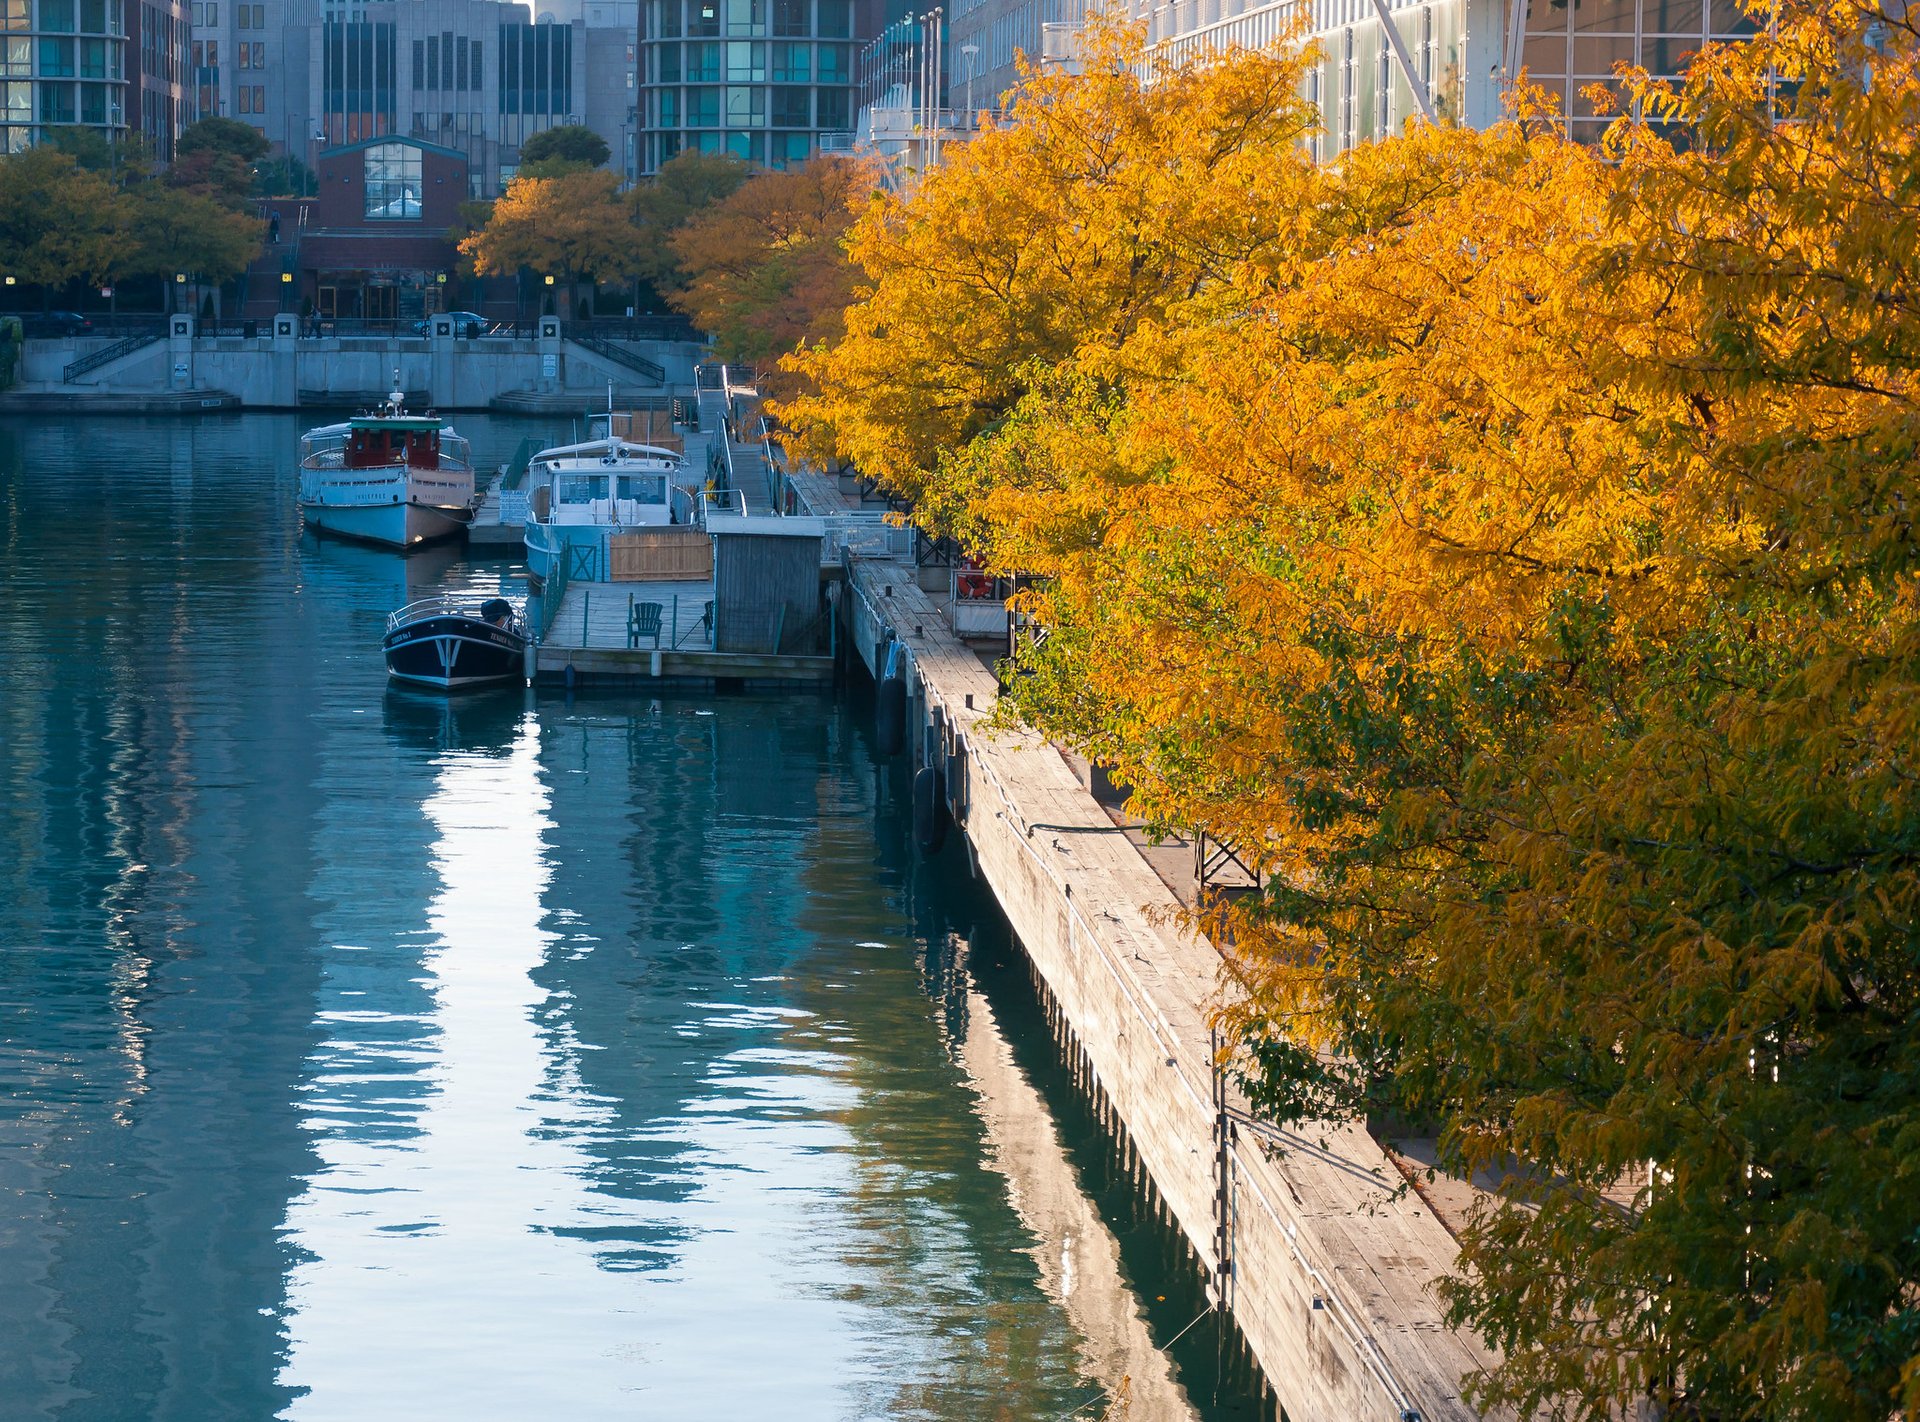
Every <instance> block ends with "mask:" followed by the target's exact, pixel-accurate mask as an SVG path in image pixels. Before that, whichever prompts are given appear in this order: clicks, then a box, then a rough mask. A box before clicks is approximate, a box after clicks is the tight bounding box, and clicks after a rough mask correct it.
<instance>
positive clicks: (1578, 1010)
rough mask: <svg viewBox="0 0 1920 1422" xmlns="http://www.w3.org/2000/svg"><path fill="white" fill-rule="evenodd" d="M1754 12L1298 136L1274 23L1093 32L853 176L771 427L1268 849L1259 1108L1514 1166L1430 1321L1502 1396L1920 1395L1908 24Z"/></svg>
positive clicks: (1759, 1401) (1293, 72) (1203, 817)
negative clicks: (976, 565)
mask: <svg viewBox="0 0 1920 1422" xmlns="http://www.w3.org/2000/svg"><path fill="white" fill-rule="evenodd" d="M1776 14H1777V18H1776V21H1775V23H1774V25H1773V26H1772V30H1771V33H1769V34H1766V35H1763V36H1762V37H1760V38H1758V39H1756V40H1754V41H1752V42H1751V43H1747V44H1743V45H1738V46H1729V47H1726V48H1723V49H1716V50H1712V51H1709V52H1708V53H1707V54H1705V55H1703V56H1702V57H1701V58H1700V59H1699V60H1698V61H1697V62H1696V64H1695V66H1694V68H1693V71H1692V74H1691V76H1690V77H1689V78H1688V80H1687V81H1686V82H1685V83H1684V85H1682V86H1680V87H1679V88H1678V89H1677V90H1676V91H1674V92H1666V91H1661V90H1657V89H1655V88H1652V87H1650V86H1646V85H1644V84H1643V85H1641V86H1640V88H1639V105H1638V107H1639V112H1640V114H1641V116H1642V117H1641V120H1640V121H1638V122H1635V121H1627V120H1623V121H1622V123H1621V124H1619V125H1617V126H1616V129H1615V131H1614V132H1613V133H1612V134H1611V135H1610V137H1609V140H1608V147H1607V149H1606V151H1604V152H1595V151H1591V150H1587V149H1582V148H1580V147H1576V146H1573V145H1570V144H1568V143H1567V142H1565V141H1564V140H1563V139H1562V138H1561V137H1559V136H1558V134H1557V133H1556V132H1555V131H1554V130H1553V129H1552V127H1551V126H1550V125H1546V124H1528V123H1510V124H1506V125H1503V126H1500V127H1497V128H1495V129H1492V130H1490V131H1487V132H1472V131H1466V130H1460V129H1453V128H1441V127H1431V126H1429V127H1420V128H1415V129H1412V130H1410V131H1409V132H1408V133H1406V134H1405V135H1403V136H1401V137H1398V138H1394V139H1391V140H1389V141H1385V142H1382V143H1379V144H1376V145H1372V146H1370V147H1366V148H1362V149H1360V150H1358V151H1356V152H1353V153H1349V154H1347V155H1345V156H1344V157H1343V159H1342V161H1341V162H1340V163H1339V164H1337V165H1328V166H1325V167H1316V166H1314V165H1313V164H1311V163H1310V162H1308V161H1307V158H1306V155H1305V152H1304V150H1303V147H1302V145H1301V143H1300V142H1299V139H1300V137H1301V135H1302V134H1303V132H1304V131H1305V130H1306V128H1307V126H1308V124H1309V122H1310V121H1311V117H1312V116H1311V115H1310V114H1309V113H1307V112H1306V111H1305V110H1304V109H1303V107H1302V106H1301V105H1300V104H1299V102H1298V101H1297V100H1296V98H1295V97H1294V96H1295V95H1297V94H1298V93H1299V92H1300V89H1301V83H1300V81H1301V76H1302V74H1303V70H1302V68H1301V61H1300V60H1299V59H1297V58H1290V57H1287V56H1284V55H1273V54H1262V55H1252V54H1242V53H1235V54H1230V55H1225V56H1219V57H1216V58H1212V59H1209V60H1202V61H1196V62H1194V63H1191V64H1189V65H1186V66H1183V67H1178V68H1172V69H1166V70H1163V71H1161V72H1159V73H1157V74H1156V75H1155V76H1154V79H1153V82H1152V83H1150V84H1144V85H1143V84H1142V83H1140V82H1139V81H1138V79H1137V77H1136V76H1137V73H1138V64H1137V61H1138V58H1139V54H1138V49H1137V47H1136V46H1137V40H1136V39H1134V38H1133V37H1130V36H1128V35H1127V34H1125V33H1119V32H1104V31H1103V32H1100V33H1099V34H1097V36H1096V38H1095V40H1094V42H1093V46H1092V49H1091V52H1090V54H1089V57H1088V61H1087V62H1086V63H1085V65H1084V66H1083V67H1084V73H1081V74H1077V75H1067V74H1063V73H1057V72H1052V73H1044V74H1036V75H1034V76H1032V77H1031V80H1030V84H1029V92H1028V97H1027V98H1026V99H1025V100H1023V101H1022V102H1021V104H1020V105H1019V106H1018V107H1017V108H1016V110H1015V111H1014V113H1013V115H1012V116H1011V119H1010V121H1009V122H1008V123H1007V124H1006V125H1005V126H1003V127H1001V128H998V129H994V130H990V131H988V132H987V133H985V134H984V135H983V136H982V137H981V138H980V140H979V141H978V142H976V143H974V144H972V145H970V146H969V147H968V148H967V149H965V150H964V151H957V152H953V153H952V154H951V157H950V161H949V163H948V165H947V166H946V167H945V168H944V169H942V170H941V171H939V172H937V173H934V174H931V175H929V177H928V178H927V179H926V181H925V182H924V184H923V185H922V186H921V187H920V188H919V189H918V190H917V191H916V192H915V193H913V194H912V195H911V196H909V197H906V198H889V197H881V198H878V199H876V200H875V202H874V203H873V204H872V205H871V206H870V207H869V208H868V210H867V211H866V212H865V213H864V214H863V215H862V217H861V219H860V221H859V222H858V223H857V224H856V226H855V227H854V228H853V230H852V233H851V235H850V237H849V239H848V240H849V248H850V251H851V253H852V255H853V257H854V259H855V260H856V262H857V264H858V265H859V267H860V270H861V272H862V274H863V282H864V285H863V288H862V291H861V293H860V299H859V300H858V301H857V302H856V304H855V305H854V306H853V307H852V308H851V309H850V310H849V311H848V313H847V316H846V331H845V335H844V336H843V337H842V339H840V340H839V341H838V342H836V343H834V344H832V345H831V346H829V347H827V348H824V349H814V350H808V351H805V352H803V353H802V354H801V355H800V356H799V357H798V358H797V362H796V363H797V364H798V366H799V368H800V369H801V370H802V371H803V372H804V373H805V375H806V376H807V377H808V378H809V379H811V380H812V381H814V382H815V383H816V384H817V387H818V393H817V394H814V395H811V396H808V397H805V398H802V399H799V400H797V401H794V402H791V404H790V407H789V408H788V410H787V415H788V418H789V419H791V420H794V421H797V422H799V423H800V424H801V425H802V426H803V428H804V432H805V435H806V437H807V438H808V439H809V440H810V441H811V442H812V443H813V445H814V447H815V448H816V449H820V450H831V451H833V452H835V453H838V454H842V455H847V456H851V457H853V458H854V459H856V460H857V461H859V463H860V464H861V465H862V466H863V467H864V468H865V469H866V470H867V471H868V472H870V473H874V474H877V475H880V476H881V477H883V478H884V479H885V480H886V481H887V482H888V483H889V484H890V485H892V486H893V487H894V488H896V489H897V490H900V491H902V492H904V493H907V494H910V495H911V496H913V497H914V498H915V499H916V501H917V507H918V509H919V517H920V518H921V519H922V520H923V521H924V522H925V523H927V524H928V525H929V526H930V527H932V528H934V529H935V530H936V531H940V532H948V533H955V534H958V535H959V536H961V537H962V538H963V539H964V540H965V541H966V542H967V543H968V544H969V546H970V547H971V548H972V549H974V550H975V551H977V552H978V553H980V554H981V555H983V556H984V557H985V558H986V559H987V560H988V561H989V563H990V564H991V565H992V566H994V567H996V568H999V569H1003V570H1009V571H1011V570H1019V571H1024V572H1028V573H1033V574H1038V575H1040V576H1041V577H1042V578H1043V579H1044V582H1043V585H1042V588H1041V590H1040V591H1038V592H1036V593H1034V594H1032V595H1031V598H1032V601H1031V606H1030V608H1029V611H1030V612H1031V613H1032V614H1033V615H1034V616H1035V617H1036V618H1037V619H1038V620H1039V621H1040V622H1041V623H1043V624H1044V625H1045V626H1046V627H1047V628H1048V629H1049V633H1050V635H1049V636H1048V637H1047V638H1046V639H1045V642H1044V644H1043V645H1042V646H1040V647H1038V648H1035V649H1032V650H1029V651H1027V652H1025V653H1024V654H1023V661H1024V662H1025V667H1024V670H1026V671H1027V672H1029V673H1030V675H1027V676H1025V677H1021V678H1018V679H1016V680H1015V681H1014V686H1015V691H1014V693H1013V701H1014V703H1015V705H1016V708H1017V711H1018V713H1019V714H1020V715H1022V716H1024V717H1026V718H1028V719H1029V720H1030V721H1031V722H1033V723H1034V724H1036V725H1037V726H1039V727H1040V728H1042V729H1043V730H1045V731H1047V732H1048V733H1050V734H1052V735H1054V736H1056V737H1057V738H1059V739H1061V740H1063V741H1065V742H1068V743H1071V744H1073V745H1074V746H1076V747H1077V748H1079V749H1081V750H1083V751H1085V752H1087V753H1088V754H1090V755H1092V756H1094V757H1096V758H1098V759H1099V760H1101V761H1103V762H1105V763H1106V764H1107V765H1109V766H1111V767H1112V768H1113V771H1114V773H1115V775H1116V776H1117V777H1118V778H1119V779H1121V780H1123V781H1124V782H1125V783H1126V784H1127V785H1128V786H1129V787H1130V789H1131V791H1132V794H1133V797H1134V804H1135V807H1136V808H1137V809H1139V810H1140V811H1141V812H1143V813H1144V814H1146V815H1147V816H1148V817H1149V818H1151V819H1152V820H1153V821H1154V822H1156V823H1157V824H1160V825H1162V826H1164V827H1167V828H1178V829H1181V830H1183V831H1186V830H1192V829H1195V828H1203V829H1205V830H1207V831H1208V832H1209V833H1211V834H1213V835H1215V836H1217V837H1220V838H1222V839H1226V840H1229V841H1232V842H1233V843H1235V844H1236V845H1238V846H1239V847H1240V848H1241V850H1242V851H1243V852H1244V853H1246V854H1248V855H1250V856H1252V857H1253V858H1255V859H1257V860H1258V861H1259V863H1260V864H1261V866H1262V867H1263V868H1264V869H1265V870H1267V871H1268V873H1269V874H1270V876H1271V881H1270V885H1269V887H1268V889H1267V891H1266V892H1265V893H1264V894H1263V895H1260V896H1258V897H1257V898H1255V899H1253V900H1252V901H1251V902H1242V903H1241V904H1239V905H1237V906H1235V907H1234V908H1233V909H1232V910H1231V914H1230V916H1231V920H1232V922H1231V925H1230V926H1231V929H1232V934H1231V941H1232V943H1233V944H1234V949H1233V955H1234V962H1233V966H1234V969H1235V971H1236V974H1237V976H1238V978H1239V980H1240V983H1241V985H1242V986H1243V988H1244V993H1243V994H1242V995H1240V996H1238V997H1237V998H1236V1001H1235V1004H1234V1005H1233V1006H1232V1007H1231V1008H1230V1010H1229V1011H1230V1018H1231V1021H1232V1022H1233V1024H1234V1026H1235V1027H1236V1028H1237V1030H1238V1033H1239V1036H1240V1039H1241V1040H1242V1042H1243V1044H1244V1045H1243V1050H1242V1051H1241V1053H1240V1056H1239V1063H1240V1068H1241V1069H1242V1070H1243V1072H1244V1074H1245V1079H1246V1083H1247V1086H1248V1089H1249V1093H1250V1095H1251V1096H1252V1097H1253V1098H1254V1099H1255V1100H1256V1101H1257V1102H1258V1103H1259V1105H1260V1106H1261V1107H1262V1108H1263V1109H1265V1110H1266V1111H1268V1112H1270V1113H1271V1114H1273V1115H1275V1116H1277V1117H1281V1118H1287V1119H1298V1118H1302V1117H1312V1116H1327V1115H1347V1116H1358V1115H1366V1116H1371V1117H1374V1118H1382V1117H1387V1116H1391V1117H1395V1118H1399V1119H1414V1120H1427V1121H1431V1122H1433V1123H1435V1124H1436V1125H1437V1126H1438V1127H1439V1128H1440V1130H1441V1132H1442V1148H1443V1154H1444V1157H1445V1160H1446V1163H1447V1164H1448V1165H1449V1166H1451V1167H1452V1168H1454V1169H1456V1170H1459V1171H1462V1172H1466V1171H1490V1172H1493V1173H1495V1174H1496V1175H1498V1176H1500V1177H1501V1178H1502V1179H1503V1181H1504V1183H1503V1184H1502V1185H1501V1187H1500V1195H1501V1203H1500V1204H1498V1205H1497V1206H1494V1207H1490V1208H1487V1209H1485V1210H1484V1211H1482V1212H1481V1213H1480V1214H1479V1216H1478V1217H1477V1218H1476V1219H1475V1220H1474V1221H1473V1223H1472V1224H1471V1226H1470V1227H1469V1228H1468V1229H1467V1231H1466V1232H1465V1234H1464V1236H1463V1238H1462V1241H1461V1245H1462V1251H1461V1261H1460V1272H1459V1274H1458V1277H1457V1278H1456V1279H1455V1280H1453V1281H1452V1283H1451V1285H1450V1286H1449V1290H1448V1301H1449V1304H1450V1307H1451V1308H1452V1310H1453V1313H1454V1316H1455V1319H1456V1321H1458V1322H1460V1323H1463V1324H1468V1325H1471V1326H1474V1327H1476V1328H1477V1329H1479V1330H1480V1331H1482V1332H1483V1333H1484V1334H1485V1335H1486V1336H1487V1337H1488V1338H1489V1339H1490V1341H1492V1342H1493V1343H1494V1344H1496V1345H1497V1346H1498V1347H1499V1348H1500V1349H1501V1350H1502V1356H1503V1362H1502V1363H1501V1365H1500V1366H1499V1367H1498V1368H1497V1369H1496V1370H1495V1371H1493V1372H1492V1373H1491V1374H1489V1375H1487V1376H1485V1377H1481V1378H1476V1379H1472V1380H1469V1382H1468V1386H1469V1389H1470V1391H1471V1393H1472V1395H1473V1396H1474V1397H1475V1398H1476V1399H1477V1400H1478V1401H1480V1402H1482V1403H1484V1404H1487V1405H1495V1404H1506V1405H1510V1406H1514V1407H1516V1408H1517V1409H1518V1410H1519V1411H1520V1412H1521V1413H1523V1414H1525V1415H1547V1416H1561V1417H1581V1418H1595V1419H1598V1418H1603V1417H1609V1416H1614V1415H1618V1413H1619V1411H1620V1410H1621V1409H1623V1408H1625V1407H1627V1406H1629V1405H1631V1404H1634V1403H1637V1402H1639V1401H1641V1400H1644V1399H1651V1400H1653V1401H1654V1402H1655V1403H1657V1404H1658V1405H1659V1406H1660V1407H1661V1408H1663V1409H1664V1410H1665V1415H1668V1416H1675V1417H1699V1418H1708V1417H1713V1418H1722V1417H1724V1418H1734V1417H1740V1418H1748V1417H1751V1418H1762V1417H1764V1418H1807V1419H1813V1418H1820V1419H1828V1418H1832V1419H1861V1422H1868V1419H1872V1422H1880V1419H1885V1418H1887V1417H1889V1416H1890V1415H1893V1413H1894V1412H1895V1411H1896V1409H1900V1408H1904V1409H1905V1414H1906V1415H1908V1416H1913V1415H1916V1413H1920V931H1916V927H1915V925H1916V922H1920V782H1917V780H1916V777H1917V776H1920V764H1917V763H1916V757H1917V749H1916V748H1917V747H1920V734H1917V733H1920V583H1917V582H1916V575H1917V574H1920V544H1917V543H1916V537H1915V528H1914V518H1915V507H1916V498H1917V497H1920V481H1916V477H1915V476H1916V472H1920V408H1916V369H1920V306H1917V305H1916V303H1917V302H1920V242H1916V238H1917V237H1920V218H1917V214H1920V152H1917V151H1916V150H1917V146H1920V36H1916V33H1915V30H1914V28H1913V25H1912V23H1911V22H1910V21H1908V20H1905V19H1903V18H1902V17H1901V14H1897V13H1883V12H1874V11H1863V10H1862V9H1860V8H1858V7H1857V6H1854V5H1852V4H1846V3H1832V4H1826V5H1817V4H1816V5H1798V4H1795V5H1786V6H1783V7H1781V8H1780V9H1779V10H1778V11H1777V12H1776ZM1673 136H1677V137H1679V138H1682V139H1684V141H1682V142H1674V141H1671V137H1673ZM1222 941H1227V936H1226V935H1222Z"/></svg>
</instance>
